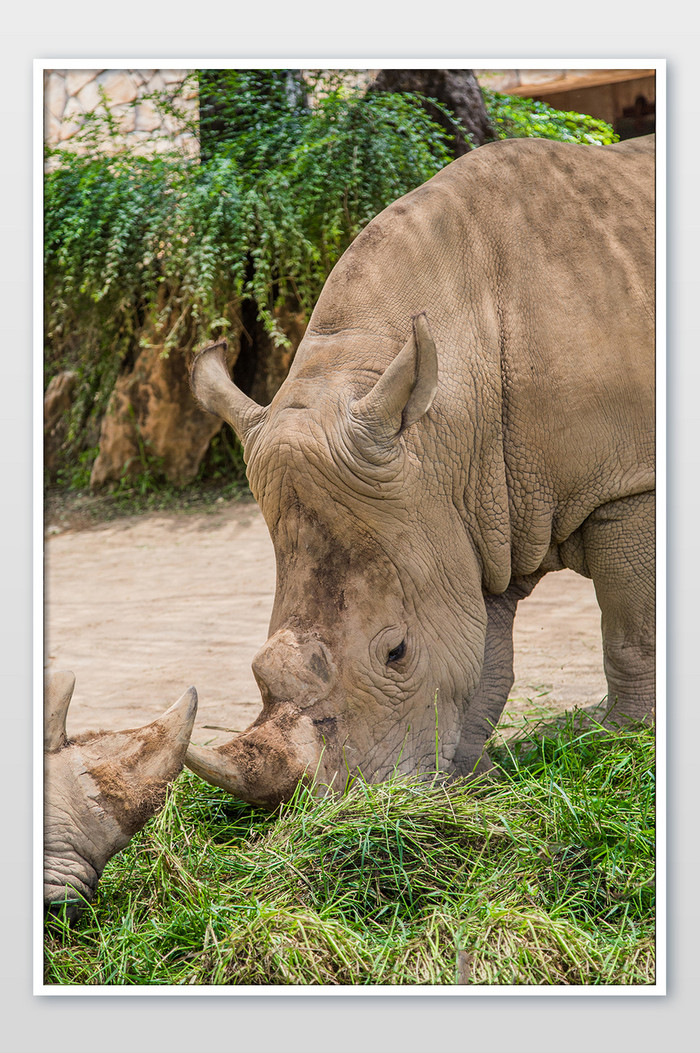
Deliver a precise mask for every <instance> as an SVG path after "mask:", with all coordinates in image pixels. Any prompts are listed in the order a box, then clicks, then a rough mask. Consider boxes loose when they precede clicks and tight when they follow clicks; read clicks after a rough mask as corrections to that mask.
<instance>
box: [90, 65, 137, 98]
mask: <svg viewBox="0 0 700 1053" xmlns="http://www.w3.org/2000/svg"><path fill="white" fill-rule="evenodd" d="M97 80H98V81H99V83H100V84H101V85H102V87H103V88H104V90H105V92H106V93H107V95H108V96H109V99H110V102H111V103H112V105H119V104H123V103H126V102H133V101H134V99H135V98H136V96H137V95H138V88H137V86H136V84H135V83H134V81H133V80H132V79H131V77H130V76H129V74H128V72H127V71H126V70H120V69H113V70H112V69H106V70H103V71H102V73H100V74H98V77H97Z"/></svg>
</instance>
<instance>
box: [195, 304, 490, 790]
mask: <svg viewBox="0 0 700 1053" xmlns="http://www.w3.org/2000/svg"><path fill="white" fill-rule="evenodd" d="M317 339H319V338H318V337H317V336H313V335H311V336H310V335H307V337H305V340H306V342H307V345H308V344H309V343H313V341H314V340H317ZM324 339H327V338H324ZM373 340H374V341H375V345H376V340H377V338H376V337H372V336H371V335H368V334H367V333H366V332H364V331H359V332H358V333H352V332H351V333H344V334H342V338H339V339H338V340H337V341H336V342H335V344H334V345H333V347H332V348H331V354H330V356H329V357H330V358H331V360H332V361H333V363H334V370H327V371H326V373H325V375H324V376H323V377H322V378H321V382H319V378H318V375H317V374H316V373H315V372H314V369H313V367H309V366H308V365H306V364H305V362H304V361H303V360H300V357H299V354H297V359H296V360H295V363H294V367H293V369H292V372H291V373H290V375H289V376H288V378H287V380H286V381H285V383H284V384H283V385H282V387H281V389H280V390H279V392H278V393H277V395H276V396H275V398H274V400H273V402H272V403H271V405H270V406H268V407H264V408H263V407H260V406H258V405H256V404H255V403H254V402H253V401H251V400H250V399H249V398H248V397H247V396H246V395H245V394H244V393H243V392H241V391H240V390H239V389H238V388H237V387H236V386H235V385H234V384H233V383H232V381H231V380H230V379H229V377H228V372H227V369H226V360H225V345H223V343H222V344H218V345H212V347H210V348H207V349H205V350H204V351H203V352H201V353H200V355H199V356H198V357H197V359H195V362H194V364H193V368H192V386H193V390H194V392H195V395H196V396H197V398H198V399H199V401H200V403H201V404H202V405H204V406H205V407H206V408H207V409H209V410H210V411H212V412H215V413H217V414H218V415H219V416H221V417H223V419H224V420H226V421H228V423H230V424H231V425H232V426H233V427H234V429H235V430H236V431H237V433H238V434H239V436H240V437H241V439H242V441H243V443H244V450H245V455H246V461H247V465H248V478H249V481H250V486H251V490H252V491H253V494H254V495H255V497H256V499H257V501H258V503H259V505H260V508H261V510H262V513H263V516H264V517H265V520H266V523H267V525H268V527H269V530H270V534H271V537H272V541H273V544H274V548H275V554H276V558H277V591H276V596H275V602H274V608H273V612H272V618H271V622H270V636H269V639H268V641H267V643H266V644H265V645H264V647H263V648H262V649H261V651H260V652H259V653H258V654H257V656H256V658H255V660H254V662H253V671H254V674H255V677H256V680H257V682H258V685H259V687H260V691H261V694H262V700H263V710H262V713H261V714H260V716H259V718H258V719H257V720H256V722H255V723H254V724H253V725H252V726H251V727H250V728H249V729H248V731H247V732H245V733H243V734H242V735H240V736H239V737H238V738H236V739H233V740H232V741H231V742H229V743H227V744H225V745H223V746H220V747H217V748H215V749H205V748H201V747H199V746H196V745H191V746H190V748H189V750H188V753H187V760H186V763H187V766H188V767H189V768H191V769H192V770H193V771H195V772H196V773H197V774H198V775H200V776H201V777H202V778H204V779H205V780H207V781H208V782H210V783H213V784H215V785H218V786H221V787H223V788H224V789H227V790H228V791H229V792H231V793H232V794H234V795H235V796H238V797H240V798H242V799H244V800H248V801H252V802H255V803H261V804H267V805H271V806H274V805H275V804H277V803H279V802H280V801H283V800H285V799H287V798H288V797H289V796H290V794H291V793H292V792H293V790H294V787H295V786H296V785H297V783H298V782H299V781H300V780H302V779H307V780H309V781H315V782H316V783H317V784H319V785H320V784H328V785H330V784H333V786H334V787H336V788H339V789H342V788H343V786H344V785H345V782H346V779H347V776H348V775H352V774H355V773H358V772H361V773H362V775H363V776H364V777H365V778H367V779H368V780H377V779H382V778H386V777H387V776H388V775H389V774H391V772H392V770H393V769H394V768H396V769H398V770H399V771H401V772H406V773H415V772H419V771H426V770H430V769H432V770H434V769H435V766H436V764H437V765H438V766H439V767H440V769H442V770H449V768H450V764H451V762H452V758H453V756H454V755H455V751H456V749H457V746H458V744H459V740H460V733H461V727H462V720H461V718H462V715H463V709H464V705H465V700H466V699H468V698H469V696H470V693H471V692H473V691H474V689H475V687H476V685H477V684H478V682H479V677H480V670H481V664H482V660H483V653H484V640H485V631H486V611H485V605H484V601H483V593H482V587H481V585H482V575H483V567H482V561H481V560H480V557H479V552H478V550H477V543H476V542H475V540H474V538H473V537H471V536H470V534H469V532H468V531H467V530H466V529H465V526H464V520H463V519H462V518H461V516H460V502H462V501H463V495H462V494H460V493H456V492H454V493H453V492H452V484H451V482H450V478H451V477H450V464H449V463H448V462H449V459H450V457H452V459H458V457H459V452H458V450H457V449H456V448H455V450H454V453H450V450H449V447H448V449H447V453H446V457H445V458H443V459H442V463H440V462H439V461H438V459H436V458H435V457H434V456H430V453H429V450H430V448H431V445H432V447H433V448H434V446H435V443H436V441H437V439H439V438H440V437H441V436H440V435H438V434H437V433H438V432H440V431H441V430H442V429H443V428H444V422H443V421H442V420H441V419H440V417H439V415H432V414H429V413H428V411H429V410H430V408H431V405H432V403H433V398H434V396H435V393H436V389H437V375H438V367H437V355H436V349H435V344H434V341H433V338H432V335H431V332H430V329H429V326H428V323H427V320H426V317H425V315H418V316H416V317H414V318H413V321H412V329H411V330H409V333H408V339H407V340H405V341H404V342H403V345H402V343H401V342H397V343H395V344H394V348H395V350H394V357H393V359H392V360H391V362H390V364H389V366H388V367H387V368H386V369H385V370H384V372H383V373H381V374H379V375H378V374H377V370H376V367H375V368H372V362H373V361H375V362H376V358H375V357H373V352H375V351H376V350H377V348H376V346H373V345H372V341H373ZM380 350H382V353H383V355H384V356H385V358H386V340H384V347H383V349H380ZM397 351H398V353H397ZM351 356H352V358H353V359H359V360H360V361H364V362H365V363H366V366H365V367H363V368H360V369H359V370H358V369H354V370H348V369H344V368H343V363H344V362H347V361H348V358H349V357H351ZM362 356H364V359H363V357H362ZM300 361H301V364H300ZM306 361H307V362H308V358H307V359H306ZM419 421H420V426H419V427H417V428H415V429H414V428H412V426H413V425H416V424H417V423H418V422H419ZM409 429H410V432H409ZM406 433H408V434H409V437H408V438H407V436H406ZM442 440H443V444H446V443H449V440H450V437H449V435H448V436H442ZM438 729H439V734H438V733H437V732H438ZM476 762H478V756H477V757H476V758H475V763H476Z"/></svg>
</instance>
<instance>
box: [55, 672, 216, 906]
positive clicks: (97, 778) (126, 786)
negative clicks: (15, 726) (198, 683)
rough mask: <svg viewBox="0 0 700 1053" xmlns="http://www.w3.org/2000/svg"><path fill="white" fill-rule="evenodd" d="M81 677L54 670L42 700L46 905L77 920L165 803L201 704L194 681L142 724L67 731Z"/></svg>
mask: <svg viewBox="0 0 700 1053" xmlns="http://www.w3.org/2000/svg"><path fill="white" fill-rule="evenodd" d="M74 686H75V677H74V676H73V674H72V673H69V672H58V673H54V674H53V675H52V676H51V677H50V679H48V680H47V683H46V687H45V696H44V697H45V701H44V906H45V908H46V909H47V910H50V911H51V912H54V913H61V914H62V913H63V910H64V909H65V913H66V917H67V918H68V920H69V921H75V919H76V918H77V917H78V915H79V912H80V909H81V907H82V906H83V905H84V903H85V902H89V901H90V900H91V899H92V898H93V896H94V894H95V889H96V888H97V882H98V881H99V879H100V876H101V874H102V871H103V870H104V868H105V865H106V864H107V862H108V860H110V859H111V858H112V856H113V855H115V854H116V853H117V852H119V851H121V849H122V848H124V847H125V846H126V845H127V844H128V843H129V841H130V840H131V838H132V837H133V836H134V834H135V833H136V832H137V830H140V829H141V827H142V826H144V824H145V823H146V822H147V820H148V819H150V817H151V816H152V815H155V813H156V812H157V811H159V810H160V808H161V807H162V806H163V804H164V802H165V797H166V792H167V788H168V786H169V785H170V783H171V782H172V781H173V779H174V778H175V777H176V776H177V775H178V774H179V773H180V771H182V767H183V764H184V760H185V752H186V750H187V746H188V744H189V741H190V735H191V733H192V727H193V725H194V718H195V714H196V712H197V692H196V691H195V689H194V688H193V687H191V688H189V690H187V691H186V692H185V693H184V695H182V697H181V698H180V699H178V701H177V702H176V703H175V704H174V705H172V706H171V707H170V709H168V710H167V711H166V712H165V713H164V714H163V716H162V717H160V718H159V719H158V720H155V721H153V722H152V723H151V724H147V725H146V726H145V727H142V728H133V729H131V730H129V731H116V732H98V733H97V734H85V735H82V736H78V737H76V738H74V739H70V740H69V739H68V738H67V736H66V714H67V712H68V706H69V704H70V700H71V697H72V695H73V688H74Z"/></svg>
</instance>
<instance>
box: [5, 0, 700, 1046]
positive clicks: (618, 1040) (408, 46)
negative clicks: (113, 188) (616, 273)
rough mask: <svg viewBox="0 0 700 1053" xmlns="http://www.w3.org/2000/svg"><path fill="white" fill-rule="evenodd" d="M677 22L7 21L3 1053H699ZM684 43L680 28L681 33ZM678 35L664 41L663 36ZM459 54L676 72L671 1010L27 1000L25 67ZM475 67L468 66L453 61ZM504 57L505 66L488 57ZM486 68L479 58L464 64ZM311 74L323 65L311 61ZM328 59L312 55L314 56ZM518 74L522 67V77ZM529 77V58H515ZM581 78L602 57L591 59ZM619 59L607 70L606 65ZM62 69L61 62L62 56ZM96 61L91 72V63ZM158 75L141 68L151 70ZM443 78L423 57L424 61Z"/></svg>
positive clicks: (398, 12)
mask: <svg viewBox="0 0 700 1053" xmlns="http://www.w3.org/2000/svg"><path fill="white" fill-rule="evenodd" d="M686 12H687V8H684V9H682V8H681V5H680V4H677V3H673V2H672V3H667V4H665V5H663V7H661V6H659V7H658V8H656V9H655V8H653V7H651V6H649V7H645V6H644V5H642V7H640V6H639V5H637V6H636V7H635V8H634V9H629V8H627V7H624V6H623V7H621V8H615V7H614V6H613V5H611V4H610V3H609V2H606V3H602V2H600V0H595V2H593V3H588V4H587V5H586V6H585V8H584V7H579V8H577V9H575V10H574V12H573V13H571V14H564V13H563V10H562V5H561V4H555V3H551V2H550V3H540V4H538V5H535V6H533V5H512V6H511V5H509V3H500V4H498V5H497V6H496V5H493V6H492V5H489V6H488V7H484V10H483V11H482V10H481V9H476V8H474V7H470V6H466V5H453V4H452V3H450V2H449V0H435V2H433V3H431V4H429V5H426V6H422V5H421V6H418V7H410V6H407V5H405V4H404V5H393V4H392V5H386V7H384V6H380V5H378V4H377V3H376V0H370V2H368V0H354V2H353V3H352V4H351V5H349V6H347V7H345V8H344V9H339V8H334V7H333V6H332V5H330V4H328V2H327V0H326V2H318V0H316V2H314V3H306V4H304V3H302V4H299V3H296V4H291V3H287V4H284V5H283V4H280V3H278V2H276V0H274V2H273V0H269V2H268V3H266V4H265V5H255V9H254V10H253V11H252V13H248V14H245V13H241V11H240V10H239V9H238V8H237V5H223V4H221V5H219V4H215V3H212V2H211V0H204V2H201V3H199V4H197V5H191V4H189V3H184V2H183V0H171V2H170V3H168V4H167V5H157V6H156V5H153V7H147V5H145V4H143V3H142V2H138V3H137V2H134V0H122V2H121V3H120V4H119V5H118V6H112V5H99V7H98V5H95V4H94V3H93V2H90V3H87V2H84V0H79V2H69V3H67V4H63V5H55V4H51V5H49V4H47V3H46V0H37V2H35V3H34V4H32V5H31V7H29V5H27V6H25V7H23V8H22V9H20V10H19V11H15V12H14V13H12V14H9V13H8V14H7V15H6V19H5V24H4V34H3V38H2V43H1V44H0V46H1V47H2V51H3V56H2V57H3V73H4V77H3V90H2V92H0V108H1V110H2V113H1V116H0V129H2V143H3V149H2V158H3V161H2V165H1V166H0V170H1V172H2V176H1V178H2V190H3V195H2V204H3V208H2V212H1V217H2V218H1V220H0V222H1V223H2V240H1V242H0V244H2V247H3V250H4V251H3V252H2V254H1V255H0V276H1V278H0V289H1V290H2V312H1V313H0V319H1V324H2V336H3V339H2V354H3V371H2V376H3V396H4V397H3V399H2V414H1V425H0V427H1V428H2V432H1V433H0V458H1V460H2V479H3V484H4V485H3V487H2V540H3V542H4V546H3V557H4V558H3V572H2V578H1V579H0V583H1V587H2V597H3V603H2V608H1V617H2V625H1V627H0V628H1V631H0V647H1V648H2V651H1V659H2V660H1V661H0V677H1V683H2V690H3V701H2V716H3V736H2V741H3V745H4V750H3V763H2V767H1V773H2V774H1V777H2V792H1V793H0V809H1V813H2V814H1V819H2V823H1V829H2V832H3V842H2V843H3V851H2V860H3V865H2V868H1V870H2V883H3V888H2V895H1V897H0V915H1V918H2V920H1V925H2V929H1V931H2V946H3V953H2V955H1V956H0V978H1V982H0V997H2V1002H3V1004H2V1025H3V1026H2V1030H3V1035H4V1036H7V1039H8V1040H9V1044H8V1045H7V1048H9V1049H12V1050H13V1051H16V1053H34V1051H38V1050H44V1049H48V1050H51V1051H52V1053H60V1051H63V1050H73V1049H75V1048H80V1047H84V1046H85V1045H86V1044H89V1045H92V1046H94V1047H95V1049H97V1050H100V1051H104V1053H111V1051H112V1050H115V1051H116V1050H122V1049H124V1048H127V1049H130V1050H134V1051H135V1053H141V1051H142V1050H143V1051H145V1050H154V1051H161V1050H168V1051H172V1053H179V1051H183V1053H184V1051H186V1050H187V1051H189V1050H191V1049H201V1050H207V1051H209V1050H210V1049H213V1048H220V1047H223V1048H235V1049H237V1050H238V1049H240V1050H244V1049H246V1048H247V1047H248V1046H251V1047H254V1048H255V1049H256V1050H262V1051H263V1053H266V1051H268V1050H277V1049H279V1050H284V1051H285V1053H295V1051H297V1050H300V1051H301V1050H304V1051H305V1053H306V1051H309V1050H315V1049H319V1050H320V1049H326V1048H328V1047H330V1048H332V1049H333V1050H334V1051H339V1053H342V1051H344V1050H355V1049H358V1048H361V1049H363V1050H366V1051H368V1053H373V1051H375V1050H386V1051H387V1053H390V1051H393V1050H397V1049H402V1050H414V1049H415V1050H423V1049H426V1048H427V1049H436V1048H444V1047H448V1046H452V1045H454V1046H456V1047H457V1048H459V1049H471V1048H473V1046H475V1045H480V1044H482V1043H483V1044H484V1046H486V1048H489V1049H490V1050H494V1051H496V1053H500V1051H504V1053H505V1051H511V1050H518V1051H519V1053H520V1051H522V1053H529V1051H530V1050H532V1051H535V1050H536V1051H538V1053H547V1051H550V1050H551V1051H559V1050H562V1049H565V1050H567V1051H568V1053H578V1051H582V1053H583V1051H584V1050H585V1051H588V1050H589V1049H590V1048H591V1046H593V1047H594V1048H597V1049H599V1050H602V1051H603V1053H607V1051H609V1050H610V1051H612V1050H634V1051H635V1053H636V1051H642V1053H644V1051H650V1053H651V1051H656V1050H657V1049H659V1048H662V1049H663V1048H666V1047H669V1048H673V1049H674V1050H676V1051H679V1053H684V1051H685V1050H692V1049H695V1048H696V1042H697V1035H696V1034H693V1028H692V1024H691V1013H693V1010H694V1011H695V1012H694V1016H695V1019H696V1020H697V1002H698V995H697V991H698V980H699V979H700V968H699V964H698V951H697V943H698V935H699V934H700V926H699V925H698V920H699V915H700V900H699V898H698V895H697V892H696V889H697V884H698V880H697V874H698V827H699V823H698V806H697V800H698V789H697V788H698V784H699V782H700V766H699V764H698V759H697V742H698V708H697V707H698V699H697V696H698V694H700V692H699V691H698V687H699V686H700V685H699V684H698V674H697V666H696V655H697V653H698V650H699V646H698V640H697V630H698V616H697V612H696V611H695V610H694V605H693V599H692V598H693V595H694V594H696V593H697V586H698V580H697V579H698V572H697V563H696V561H694V560H693V559H692V556H691V544H692V542H693V540H694V539H695V538H696V537H697V535H698V532H699V531H698V523H700V491H699V489H698V487H699V482H700V472H699V471H698V462H699V461H700V434H698V429H699V426H700V410H699V409H698V408H697V405H696V400H697V397H698V395H697V393H698V391H699V390H700V383H699V381H700V364H699V356H698V320H697V319H698V310H699V309H700V288H699V284H700V283H699V275H698V265H697V246H698V244H700V237H699V235H700V231H699V229H698V227H699V222H698V209H697V188H698V150H697V138H698V120H699V119H700V113H699V109H700V108H699V107H698V103H697V87H696V81H697V54H698V45H699V43H700V41H699V40H698V34H697V32H695V31H693V27H692V26H688V25H686V24H685V23H686V19H687V14H686ZM677 26H679V27H681V28H679V29H676V28H675V27H677ZM672 27H673V28H672ZM358 55H362V56H365V57H366V58H367V60H368V61H367V64H368V65H370V66H373V67H376V66H377V65H379V63H378V62H377V61H376V60H377V59H378V58H381V57H396V58H403V57H408V56H419V55H420V56H422V57H425V58H430V57H433V56H434V57H436V58H440V59H444V58H445V56H450V57H452V58H453V61H452V63H451V64H452V65H460V66H461V65H464V66H472V65H475V66H481V67H487V66H488V67H493V66H496V65H497V64H501V65H504V66H508V67H510V66H512V65H514V63H513V61H512V60H513V59H514V58H516V57H517V58H518V59H522V58H524V57H527V58H528V59H529V61H528V63H527V65H528V67H534V66H536V65H537V61H536V60H537V59H538V58H547V57H551V58H552V59H559V58H561V57H564V56H565V57H567V58H575V57H581V58H586V59H594V58H599V59H602V58H611V59H623V58H627V59H628V60H635V59H639V60H645V61H646V60H653V59H656V58H666V59H667V60H668V71H667V72H668V97H669V120H668V135H669V149H668V245H669V260H668V331H669V344H668V380H669V414H668V442H669V457H668V460H669V474H668V483H669V523H668V588H669V618H668V666H669V688H668V710H669V713H668V741H669V750H668V826H667V830H668V950H669V956H668V957H669V963H668V991H669V993H668V995H667V996H666V997H665V998H661V997H638V996H637V997H632V996H621V997H590V996H586V997H581V996H579V997H575V996H563V997H562V996H559V997H504V996H497V997H478V996H477V997H474V996H472V997H463V998H455V997H448V996H444V997H440V996H429V997H419V996H415V997H407V996H400V997H393V998H392V997H381V996H374V997H370V996H367V997H361V996H346V997H332V996H316V997H284V996H265V997H264V998H263V999H262V1000H261V999H260V998H245V997H235V998H228V997H195V998H185V997H181V998H178V997H167V996H156V995H154V996H148V997H135V996H134V997H100V996H85V995H77V996H75V997H49V996H44V997H40V998H35V997H33V995H32V974H31V953H32V931H31V880H30V874H31V867H32V858H31V856H32V838H31V792H32V776H31V763H30V759H31V643H32V609H31V577H32V549H31V539H32V508H31V473H32V461H31V443H32V431H31V412H32V404H31V363H32V350H31V349H32V343H31V331H32V251H31V248H32V242H31V229H32V220H31V216H32V61H33V59H34V58H46V59H50V60H52V61H53V60H55V59H58V58H60V57H63V58H80V57H85V59H93V60H94V59H95V58H97V57H105V58H106V57H115V58H119V57H128V58H132V59H134V58H141V59H143V60H146V59H149V60H150V59H157V60H158V62H157V63H156V64H158V65H164V64H165V62H166V60H171V59H175V58H197V59H198V60H199V63H200V64H202V65H204V64H205V60H206V58H212V59H213V58H231V59H233V58H244V57H246V56H248V57H263V58H270V59H276V61H277V64H278V65H284V60H285V58H291V57H297V56H298V57H299V58H307V57H309V56H311V57H313V58H314V59H316V60H324V59H326V60H327V59H329V58H332V57H336V58H337V57H342V56H352V57H354V56H358ZM467 57H468V60H467ZM499 57H500V58H501V59H502V61H501V62H500V63H498V61H497V60H498V58H499ZM476 59H478V60H479V61H478V62H477V61H475V60H476ZM311 64H312V65H313V64H315V63H311ZM318 64H319V65H322V64H323V62H322V61H318ZM516 64H517V63H516ZM520 64H522V63H520ZM586 64H587V65H591V64H594V63H588V62H587V63H586ZM620 64H621V63H616V65H620ZM56 65H60V63H59V62H56ZM86 65H90V62H86ZM143 65H144V66H145V65H148V66H151V65H152V62H150V61H148V62H146V61H144V62H143ZM436 65H437V63H436ZM3 1044H5V1043H3Z"/></svg>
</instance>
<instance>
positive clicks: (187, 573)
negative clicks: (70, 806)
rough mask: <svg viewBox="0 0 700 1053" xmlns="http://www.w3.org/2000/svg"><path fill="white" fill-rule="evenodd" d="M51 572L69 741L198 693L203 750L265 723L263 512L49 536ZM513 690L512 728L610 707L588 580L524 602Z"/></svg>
mask: <svg viewBox="0 0 700 1053" xmlns="http://www.w3.org/2000/svg"><path fill="white" fill-rule="evenodd" d="M45 568H46V569H45V596H46V606H45V654H46V666H47V668H48V669H49V670H57V669H70V670H72V671H73V672H74V673H75V675H76V688H75V694H74V696H73V702H72V704H71V708H70V711H69V715H68V732H69V734H75V733H77V732H79V731H88V730H97V729H100V728H105V729H109V730H117V729H122V728H128V727H134V726H138V725H140V724H145V723H148V722H149V721H151V720H154V719H155V718H156V717H158V716H159V715H160V713H161V712H163V711H164V710H165V709H166V708H167V707H168V706H169V705H170V704H171V703H172V702H174V701H175V700H176V699H177V698H178V697H179V696H180V695H181V694H182V692H183V691H185V690H186V688H187V687H189V686H190V684H194V686H195V687H196V688H197V692H198V695H199V710H198V715H197V722H196V724H195V730H194V733H193V741H195V742H198V743H205V742H210V743H217V742H222V741H225V740H226V739H227V738H228V737H229V734H230V732H231V731H240V730H243V729H244V728H246V727H247V726H248V725H249V724H250V723H251V721H253V720H254V719H255V717H256V716H257V714H258V712H259V711H260V708H261V703H260V696H259V693H258V689H257V685H256V683H255V680H254V678H253V674H252V671H251V668H250V665H251V661H252V658H253V656H254V654H255V653H256V651H257V650H258V649H259V648H260V647H261V646H262V644H263V643H264V642H265V639H266V637H267V625H268V620H269V616H270V611H271V608H272V600H273V594H274V587H275V563H274V555H273V550H272V543H271V541H270V538H269V535H268V532H267V528H266V526H265V523H264V521H263V519H262V516H261V515H260V512H259V511H258V508H257V505H255V504H254V503H253V502H252V501H240V502H236V503H233V504H230V505H227V506H224V507H222V509H221V510H220V511H218V512H215V513H213V514H211V513H210V514H206V513H198V514H191V515H188V514H184V513H178V514H152V515H146V516H139V517H134V518H128V519H121V520H116V521H112V522H106V523H103V524H100V525H99V526H93V527H88V528H84V529H63V528H62V527H60V526H57V525H51V524H49V526H48V530H47V538H46V547H45ZM515 677H516V680H515V684H514V687H513V691H512V693H511V699H510V701H509V703H508V707H507V710H506V713H505V714H504V719H505V720H509V719H513V718H515V719H516V720H517V719H521V718H522V716H523V715H524V714H525V715H527V716H529V717H539V716H546V715H549V714H556V713H559V712H561V711H562V710H563V709H567V708H570V707H572V706H574V705H590V704H593V703H597V702H599V701H600V700H601V699H602V698H603V696H604V695H605V690H606V688H605V679H604V676H603V662H602V653H601V643H600V613H599V610H598V607H597V604H596V601H595V595H594V591H593V586H592V583H591V582H590V581H588V580H586V579H584V578H580V577H578V576H577V575H575V574H573V573H572V572H570V571H560V572H558V573H556V574H550V575H548V576H547V577H546V578H544V579H543V581H542V582H540V584H539V585H538V586H537V588H536V589H535V591H534V593H533V594H532V596H530V597H529V598H528V599H527V600H525V601H523V603H521V605H520V608H519V611H518V616H517V619H516V624H515Z"/></svg>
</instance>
